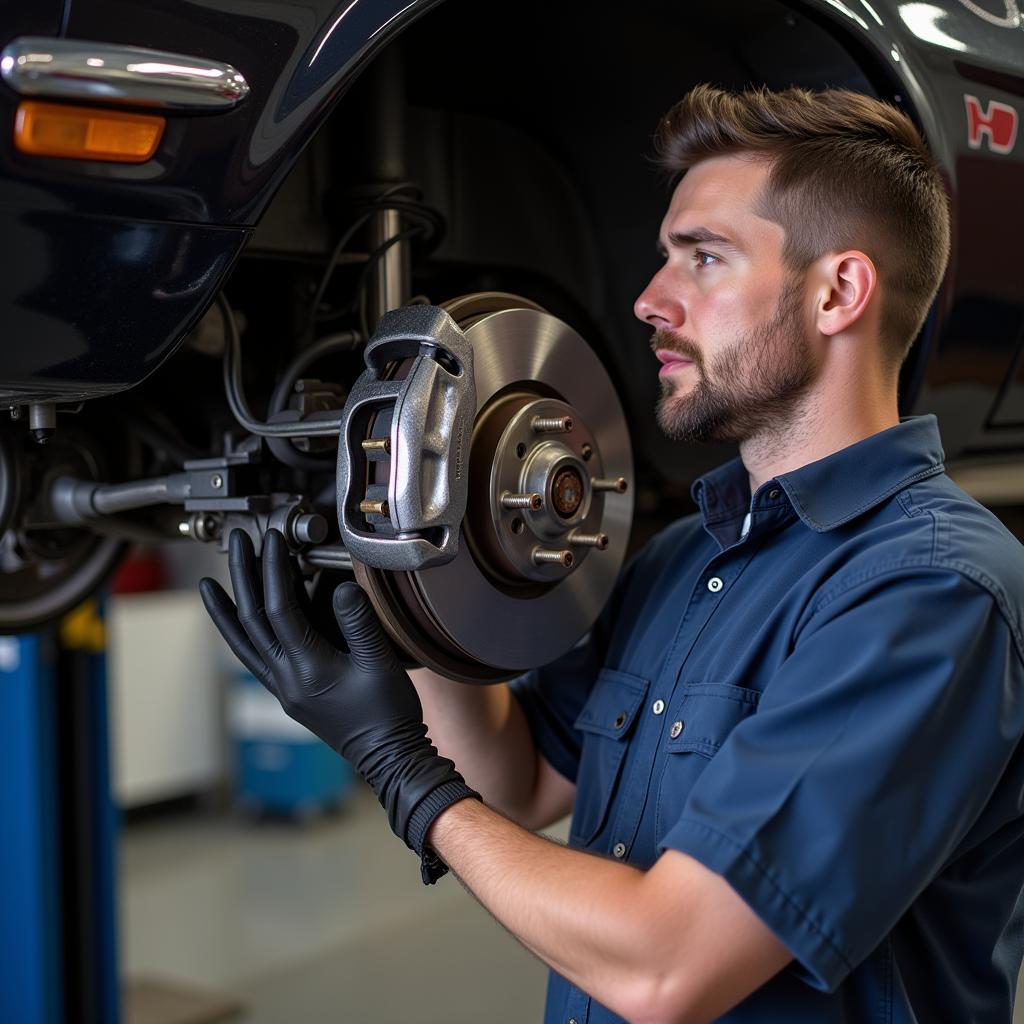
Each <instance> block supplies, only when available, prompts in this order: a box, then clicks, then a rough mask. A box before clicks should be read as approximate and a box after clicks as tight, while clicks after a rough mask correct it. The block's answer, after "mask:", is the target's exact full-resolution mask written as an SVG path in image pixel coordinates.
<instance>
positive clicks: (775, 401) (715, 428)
mask: <svg viewBox="0 0 1024 1024" xmlns="http://www.w3.org/2000/svg"><path fill="white" fill-rule="evenodd" d="M801 300H802V289H801V287H800V285H799V284H798V283H795V282H794V283H791V284H789V285H787V286H786V288H785V290H784V291H783V292H782V294H781V295H780V296H779V300H778V302H777V303H776V306H775V312H774V313H773V314H772V316H771V319H769V320H768V321H766V322H765V323H763V324H761V325H760V326H759V327H755V328H754V329H753V330H751V331H748V332H747V333H746V334H744V335H743V336H741V337H740V338H739V340H738V341H737V342H736V343H735V344H733V345H731V346H729V347H728V348H727V349H725V350H724V351H723V352H722V353H720V354H719V355H718V356H716V357H715V359H714V361H713V362H712V363H711V373H710V374H709V373H708V372H707V371H706V369H705V366H704V360H703V357H702V356H701V353H700V351H699V350H698V349H697V347H696V345H694V344H693V342H691V341H690V340H689V339H687V338H676V337H674V336H673V335H671V334H667V333H663V332H660V331H659V332H658V334H656V335H655V338H654V340H653V342H652V346H653V347H654V348H656V349H657V348H663V349H667V350H669V351H672V352H676V353H678V354H679V355H682V356H685V357H686V358H687V359H692V360H693V372H694V374H695V375H696V378H697V379H696V382H695V383H693V384H692V385H690V388H689V390H688V391H687V392H686V393H684V394H679V395H677V394H676V393H675V392H676V390H677V389H678V388H679V387H680V385H678V384H676V383H674V382H673V381H672V379H671V378H662V380H661V390H662V397H661V399H660V401H659V402H658V408H657V416H658V425H659V426H660V427H661V429H662V430H663V431H664V432H665V434H667V435H668V437H670V438H671V439H672V440H673V441H696V442H705V441H745V440H747V439H748V438H752V437H757V436H763V435H766V434H771V433H775V432H778V431H780V430H782V429H783V428H784V427H785V426H786V425H787V424H788V423H789V422H790V421H791V419H792V416H793V412H794V410H795V408H796V406H797V404H798V402H799V401H800V399H801V398H802V397H803V396H804V395H805V394H806V393H807V390H808V388H809V387H810V385H811V384H812V383H813V382H814V379H815V377H816V376H817V367H816V366H815V362H814V356H813V352H812V350H811V346H810V342H809V340H808V339H807V337H806V335H805V334H804V327H803V322H802V316H801V312H802V308H801V307H802V302H801Z"/></svg>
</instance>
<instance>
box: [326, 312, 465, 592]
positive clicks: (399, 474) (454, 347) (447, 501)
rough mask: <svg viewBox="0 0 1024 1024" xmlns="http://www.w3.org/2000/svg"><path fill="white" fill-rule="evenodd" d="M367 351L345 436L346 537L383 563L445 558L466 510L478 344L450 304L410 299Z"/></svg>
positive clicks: (397, 566)
mask: <svg viewBox="0 0 1024 1024" xmlns="http://www.w3.org/2000/svg"><path fill="white" fill-rule="evenodd" d="M364 359H365V362H366V370H365V371H364V372H363V373H362V375H361V376H360V377H359V379H358V380H357V381H356V383H355V386H354V387H353V388H352V391H351V392H350V393H349V396H348V401H347V402H346V403H345V408H344V410H343V412H342V427H341V436H340V439H339V444H338V476H337V487H338V524H339V526H340V529H341V537H342V540H343V541H344V544H345V547H346V548H347V549H348V550H349V551H350V552H351V554H352V556H353V557H354V558H356V559H358V560H359V561H360V562H363V563H364V564H365V565H369V566H372V567H373V568H376V569H390V570H394V571H405V572H413V571H416V570H418V569H426V568H429V567H430V566H435V565H443V564H444V563H445V562H450V561H451V560H452V559H453V558H455V556H456V555H457V554H458V550H459V529H460V527H461V525H462V518H463V516H464V515H465V514H466V501H467V497H468V487H467V483H468V480H467V470H468V467H469V442H470V435H471V433H472V427H473V418H474V416H475V415H476V385H475V383H474V377H473V348H472V345H471V344H470V342H469V341H468V340H467V339H466V336H465V335H464V334H463V333H462V331H461V330H459V328H458V326H457V325H456V323H455V321H454V320H453V319H452V318H451V317H450V316H449V315H448V314H447V313H446V312H445V311H444V310H443V309H440V308H439V307H437V306H403V307H402V308H400V309H395V310H392V311H391V312H389V313H385V314H384V316H383V317H382V318H381V321H380V325H379V326H378V328H377V332H376V333H375V334H374V336H373V337H372V338H371V339H370V340H369V342H368V343H367V345H366V350H365V353H364ZM406 360H411V362H410V363H409V365H408V367H407V372H405V373H404V375H403V376H402V377H401V379H397V378H395V379H389V378H388V375H387V368H388V366H389V365H390V364H394V363H397V362H404V361H406ZM389 420H390V424H389ZM385 439H386V441H387V444H384V443H383V442H384V441H385ZM366 441H370V442H371V443H370V444H368V445H364V442H366ZM374 441H379V442H381V443H379V444H378V443H373V442H374ZM371 466H372V467H373V468H372V470H371ZM385 478H386V481H387V482H386V484H385V483H384V480H385Z"/></svg>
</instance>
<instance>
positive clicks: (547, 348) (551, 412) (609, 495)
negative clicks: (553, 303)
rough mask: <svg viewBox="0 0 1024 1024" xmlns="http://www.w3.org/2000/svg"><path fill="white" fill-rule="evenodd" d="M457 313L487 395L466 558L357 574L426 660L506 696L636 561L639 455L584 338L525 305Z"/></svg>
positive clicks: (584, 624) (581, 630)
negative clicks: (635, 461)
mask: <svg viewBox="0 0 1024 1024" xmlns="http://www.w3.org/2000/svg"><path fill="white" fill-rule="evenodd" d="M513 303H515V304H516V305H517V306H518V308H499V309H497V310H496V311H490V312H489V311H488V308H490V309H493V308H494V306H495V305H499V306H504V307H507V306H509V305H512V304H513ZM447 308H448V311H449V312H450V313H451V315H452V316H453V317H454V318H455V319H456V321H457V322H458V323H459V324H460V327H461V328H462V329H463V331H464V333H465V336H466V338H467V339H468V340H469V341H470V342H471V344H472V348H473V365H474V378H475V386H476V415H475V420H474V426H473V433H472V440H471V447H470V460H469V501H468V507H467V511H466V516H465V519H464V521H463V527H462V531H461V535H460V543H459V550H458V554H457V555H456V557H455V558H454V559H453V560H452V561H450V562H447V563H446V564H443V565H438V566H433V567H431V568H427V569H422V570H418V571H411V572H396V571H389V570H384V569H375V568H371V567H369V566H367V565H363V564H361V563H359V562H357V561H355V560H353V565H354V568H355V571H356V575H357V578H358V579H359V581H360V582H361V584H362V585H363V587H364V588H365V589H366V590H367V592H368V593H369V594H370V597H371V600H372V601H373V603H374V605H375V607H376V610H377V612H378V614H379V615H380V617H381V619H382V621H383V622H384V624H385V627H386V628H387V629H388V631H389V632H390V633H391V635H392V637H393V638H394V639H395V640H396V641H397V642H398V643H399V644H400V645H401V646H402V647H403V648H404V649H405V650H406V651H407V652H408V653H409V654H410V656H411V657H412V658H413V659H414V660H416V661H418V662H420V663H422V664H423V665H426V666H427V667H428V668H431V669H433V670H434V671H436V672H438V673H440V674H442V675H446V676H448V677H450V678H455V679H459V680H462V681H466V682H494V681H497V680H499V679H506V678H508V677H509V676H510V675H514V674H519V673H521V672H523V671H525V670H527V669H529V668H532V667H535V666H538V665H543V664H546V663H547V662H550V661H552V660H554V659H555V658H557V657H558V656H560V655H561V654H563V653H565V652H566V651H567V650H569V649H570V648H571V647H572V646H573V645H574V644H575V643H576V642H577V641H578V640H579V639H580V638H581V637H582V636H583V635H584V634H585V633H586V632H587V630H589V629H590V627H591V625H592V624H593V622H594V620H595V619H596V618H597V616H598V614H599V613H600V611H601V608H602V607H603V606H604V603H605V602H606V600H607V599H608V596H609V594H610V592H611V589H612V586H613V585H614V582H615V578H616V576H617V575H618V571H619V569H620V567H621V565H622V561H623V558H624V556H625V552H626V544H627V541H628V538H629V530H630V525H631V521H632V511H633V499H632V485H633V465H632V455H631V452H630V446H629V437H628V430H627V426H626V420H625V416H624V413H623V410H622V407H621V405H620V403H619V400H618V396H617V395H616V392H615V389H614V387H613V386H612V383H611V380H610V379H609V377H608V374H607V371H606V370H605V368H604V366H603V365H602V364H601V362H600V360H599V359H598V357H597V355H596V354H595V353H594V351H593V350H592V349H591V348H590V347H589V345H587V344H586V342H585V341H584V340H583V339H582V338H581V337H580V336H579V335H578V334H577V333H576V332H575V331H574V330H573V329H572V328H571V327H569V326H568V325H567V324H565V323H563V322H562V321H561V320H559V319H557V318H556V317H554V316H552V315H550V314H549V313H546V312H544V311H543V310H541V309H539V308H538V307H535V306H533V304H531V303H528V302H526V301H525V300H516V299H514V297H511V296H485V295H481V296H468V297H465V298H463V299H461V300H456V301H455V302H453V303H451V304H449V306H448V307H447ZM398 372H399V373H401V370H400V369H399V370H398Z"/></svg>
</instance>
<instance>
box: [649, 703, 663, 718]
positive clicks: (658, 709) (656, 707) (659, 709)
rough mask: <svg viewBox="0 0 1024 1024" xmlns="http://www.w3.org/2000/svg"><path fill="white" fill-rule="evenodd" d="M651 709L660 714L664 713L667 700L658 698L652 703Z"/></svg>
mask: <svg viewBox="0 0 1024 1024" xmlns="http://www.w3.org/2000/svg"><path fill="white" fill-rule="evenodd" d="M651 710H652V711H653V712H654V713H655V714H656V715H660V714H661V713H662V711H664V710H665V702H664V701H663V700H656V701H655V702H654V704H653V705H651Z"/></svg>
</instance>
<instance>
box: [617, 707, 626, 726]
mask: <svg viewBox="0 0 1024 1024" xmlns="http://www.w3.org/2000/svg"><path fill="white" fill-rule="evenodd" d="M625 724H626V712H625V711H620V712H619V713H618V714H617V715H616V716H615V728H616V729H621V728H622V727H623V726H624V725H625Z"/></svg>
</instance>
